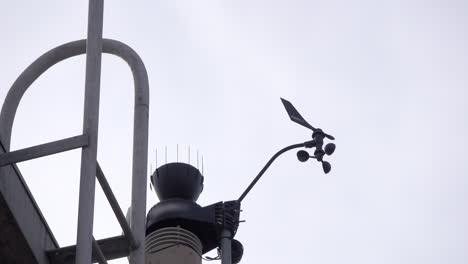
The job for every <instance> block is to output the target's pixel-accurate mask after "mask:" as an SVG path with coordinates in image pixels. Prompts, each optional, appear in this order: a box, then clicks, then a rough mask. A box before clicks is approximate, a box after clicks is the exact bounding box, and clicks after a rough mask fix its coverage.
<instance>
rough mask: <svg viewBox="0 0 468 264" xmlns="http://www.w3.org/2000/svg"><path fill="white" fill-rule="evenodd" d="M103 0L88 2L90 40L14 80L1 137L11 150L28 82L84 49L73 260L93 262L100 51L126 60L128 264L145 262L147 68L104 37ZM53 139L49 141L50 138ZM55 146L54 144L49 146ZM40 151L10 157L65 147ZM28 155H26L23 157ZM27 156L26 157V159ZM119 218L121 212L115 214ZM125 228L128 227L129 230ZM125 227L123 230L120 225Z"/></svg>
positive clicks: (45, 58) (64, 48) (48, 56)
mask: <svg viewBox="0 0 468 264" xmlns="http://www.w3.org/2000/svg"><path fill="white" fill-rule="evenodd" d="M102 11H103V0H90V1H89V21H88V39H87V43H86V40H78V41H73V42H70V43H67V44H64V45H61V46H59V47H56V48H54V49H52V50H50V51H48V52H46V53H45V54H43V55H42V56H41V57H39V58H38V59H37V60H36V61H34V62H33V63H32V64H31V65H30V66H29V67H28V68H26V69H25V70H24V71H23V72H22V73H21V75H20V76H19V77H18V78H17V79H16V81H15V82H14V83H13V85H12V87H11V88H10V90H9V91H8V94H7V96H6V98H5V101H4V104H3V107H2V110H1V113H0V138H1V140H2V141H3V143H4V145H5V148H6V150H7V151H9V149H10V143H11V131H12V126H13V121H14V118H15V114H16V111H17V109H18V106H19V103H20V101H21V99H22V97H23V95H24V93H25V92H26V90H27V89H28V88H29V87H30V85H31V84H32V83H33V82H34V81H35V80H36V79H37V78H38V77H39V76H40V75H41V74H43V73H44V72H45V71H46V70H48V69H49V68H50V67H52V66H53V65H54V64H56V63H58V62H60V61H63V60H65V59H68V58H70V57H74V56H77V55H81V54H84V53H86V52H87V61H86V85H85V109H84V121H83V131H84V134H86V135H87V136H88V142H87V144H86V145H83V146H81V147H83V150H82V167H81V176H80V198H79V213H78V236H77V247H76V263H78V264H85V263H86V264H88V263H90V262H91V257H92V255H91V250H92V240H93V239H92V225H93V211H94V192H95V189H94V187H95V178H94V177H95V176H96V167H97V165H96V164H97V162H96V151H97V138H98V137H97V135H98V118H99V82H100V64H101V52H104V53H110V54H113V55H116V56H119V57H120V58H122V59H123V60H125V61H126V62H127V63H128V64H129V66H130V68H131V70H132V73H133V77H134V84H135V111H134V127H133V165H132V166H133V167H132V201H131V207H132V214H131V231H132V233H133V236H134V240H135V241H134V245H138V247H137V248H135V249H134V250H132V251H130V263H131V264H143V263H144V247H143V245H144V240H145V217H146V188H147V175H146V174H147V162H148V106H149V85H148V75H147V72H146V68H145V66H144V64H143V62H142V60H141V58H140V57H139V56H138V54H137V53H136V52H135V51H134V50H132V49H131V48H130V47H128V46H127V45H125V44H123V43H121V42H118V41H115V40H109V39H102V19H103V17H102ZM50 144H53V143H50ZM47 146H55V147H57V145H47ZM33 148H36V149H33V150H36V151H39V150H40V152H41V151H42V152H41V155H31V154H30V151H31V148H30V149H24V150H20V151H18V152H16V153H15V152H11V153H9V154H6V155H9V156H3V157H9V158H11V156H12V155H13V156H15V155H19V157H15V158H14V159H13V160H12V161H13V162H14V161H21V160H27V159H30V158H35V157H38V156H43V155H46V154H47V155H49V154H53V153H52V152H54V151H56V152H55V153H58V152H60V151H58V150H61V151H64V150H67V149H65V148H57V149H55V150H54V151H50V150H49V151H45V150H44V145H42V146H36V147H33ZM18 153H19V154H18ZM28 155H29V157H27V156H28ZM25 157H26V158H25ZM118 218H119V217H118ZM127 231H128V230H127ZM124 232H125V230H124Z"/></svg>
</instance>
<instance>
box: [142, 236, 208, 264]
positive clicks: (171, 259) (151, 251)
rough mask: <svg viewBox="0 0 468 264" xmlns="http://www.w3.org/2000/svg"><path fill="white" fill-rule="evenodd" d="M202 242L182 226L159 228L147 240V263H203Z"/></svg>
mask: <svg viewBox="0 0 468 264" xmlns="http://www.w3.org/2000/svg"><path fill="white" fill-rule="evenodd" d="M201 254H202V244H201V242H200V239H198V237H197V236H195V235H194V234H193V233H192V232H190V231H188V230H185V229H183V228H180V227H166V228H161V229H158V230H156V231H154V232H152V233H151V234H149V235H148V236H146V240H145V258H146V260H145V263H146V264H163V263H164V264H201Z"/></svg>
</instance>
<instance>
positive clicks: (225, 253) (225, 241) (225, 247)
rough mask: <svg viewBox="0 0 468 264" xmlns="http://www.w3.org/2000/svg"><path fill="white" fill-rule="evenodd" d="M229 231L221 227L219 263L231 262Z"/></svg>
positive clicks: (229, 263)
mask: <svg viewBox="0 0 468 264" xmlns="http://www.w3.org/2000/svg"><path fill="white" fill-rule="evenodd" d="M231 250H232V248H231V231H229V230H227V229H223V231H222V232H221V264H231V263H232V256H231Z"/></svg>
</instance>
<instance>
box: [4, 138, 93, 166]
mask: <svg viewBox="0 0 468 264" xmlns="http://www.w3.org/2000/svg"><path fill="white" fill-rule="evenodd" d="M86 145H88V135H80V136H76V137H70V138H66V139H61V140H57V141H54V142H49V143H45V144H41V145H37V146H33V147H29V148H24V149H20V150H15V151H12V152H7V153H5V154H0V167H2V166H5V165H8V164H12V163H17V162H21V161H26V160H31V159H36V158H40V157H44V156H48V155H52V154H56V153H60V152H64V151H67V150H72V149H76V148H81V147H84V146H86Z"/></svg>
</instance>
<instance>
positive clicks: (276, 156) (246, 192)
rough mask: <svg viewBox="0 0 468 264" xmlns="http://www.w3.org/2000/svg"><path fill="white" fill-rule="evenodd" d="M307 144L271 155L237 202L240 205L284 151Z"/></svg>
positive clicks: (300, 144) (303, 145)
mask: <svg viewBox="0 0 468 264" xmlns="http://www.w3.org/2000/svg"><path fill="white" fill-rule="evenodd" d="M308 143H309V142H304V143H298V144H294V145H291V146H287V147H285V148H283V149H281V150H280V151H278V152H276V154H275V155H273V157H271V158H270V160H269V161H268V162H267V163H266V164H265V166H264V167H263V169H262V170H261V171H260V172H259V173H258V175H257V177H255V179H253V181H252V182H251V183H250V185H249V186H248V187H247V189H245V191H244V192H243V193H242V194H241V196H240V197H239V199H237V202H239V203H240V202H242V200H244V198H245V196H247V194H248V193H249V192H250V190H252V188H253V187H254V186H255V184H256V183H257V182H258V180H260V178H261V177H262V175H263V174H264V173H265V171H266V170H267V169H268V168H269V167H270V165H271V164H272V163H273V161H275V160H276V158H278V157H279V156H280V155H281V154H283V153H285V152H286V151H289V150H291V149H295V148H302V147H305V146H306V145H307V144H308Z"/></svg>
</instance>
